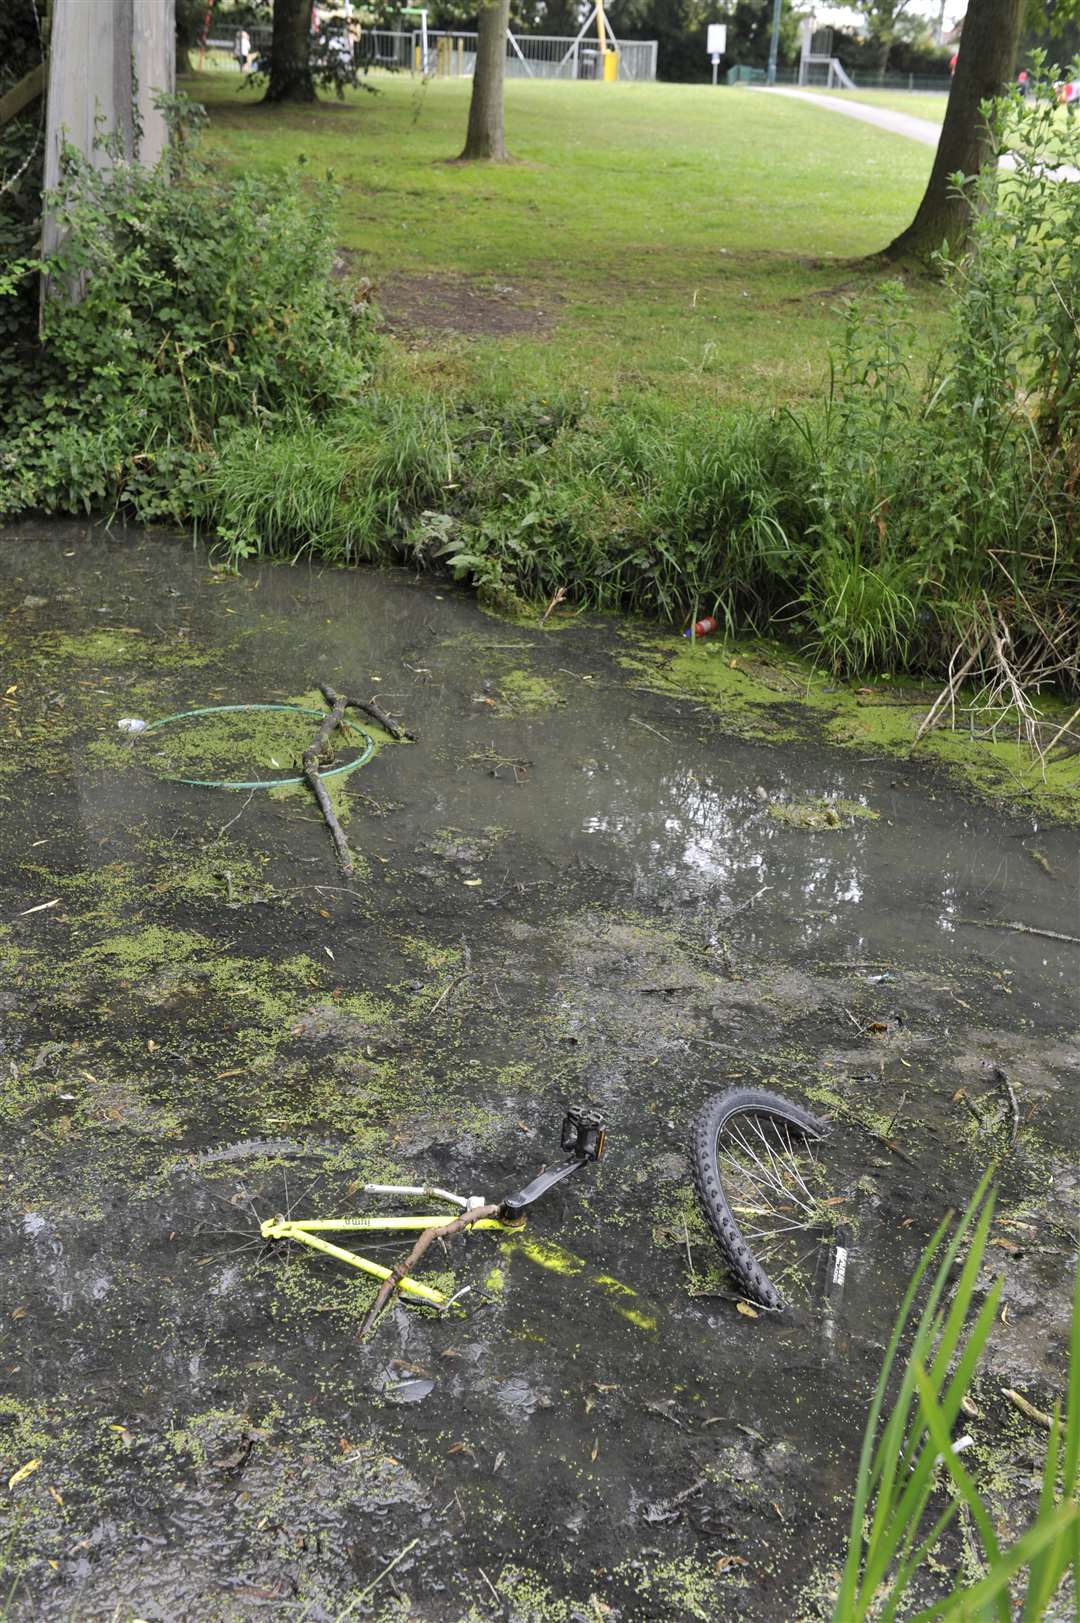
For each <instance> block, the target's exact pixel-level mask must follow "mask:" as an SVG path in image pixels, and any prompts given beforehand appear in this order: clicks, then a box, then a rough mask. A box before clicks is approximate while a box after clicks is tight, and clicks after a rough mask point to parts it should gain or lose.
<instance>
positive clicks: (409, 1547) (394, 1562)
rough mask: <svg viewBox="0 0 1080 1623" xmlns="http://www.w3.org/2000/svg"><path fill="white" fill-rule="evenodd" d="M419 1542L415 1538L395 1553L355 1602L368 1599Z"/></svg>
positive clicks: (358, 1602) (356, 1603) (344, 1614)
mask: <svg viewBox="0 0 1080 1623" xmlns="http://www.w3.org/2000/svg"><path fill="white" fill-rule="evenodd" d="M419 1542H420V1540H419V1539H418V1538H414V1539H413V1540H412V1541H411V1542H410V1543H408V1544H406V1546H405V1548H404V1549H403V1550H399V1551H398V1553H397V1555H395V1557H394V1559H393V1560H392V1561H391V1562H389V1563H388V1564H387V1565H386V1566H385V1567H384V1568H383V1569H382V1571H381V1572H380V1573H379V1576H378V1577H377V1578H373V1579H372V1581H371V1582H370V1583H369V1584H368V1586H367V1588H366V1589H362V1590H361V1591H360V1593H359V1595H357V1597H356V1600H355V1601H354V1602H353V1604H354V1605H356V1606H358V1605H359V1604H360V1602H361V1601H365V1600H367V1598H368V1596H369V1595H370V1594H372V1593H373V1591H374V1590H376V1589H377V1588H378V1587H379V1585H380V1584H381V1583H382V1581H383V1579H384V1578H385V1577H386V1576H387V1574H388V1573H391V1572H393V1570H394V1568H395V1567H396V1566H397V1564H398V1562H399V1561H404V1559H405V1557H406V1556H407V1555H408V1553H409V1551H410V1550H415V1549H416V1546H417V1545H418V1544H419ZM346 1615H347V1614H346V1613H342V1616H346Z"/></svg>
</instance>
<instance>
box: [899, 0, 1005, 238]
mask: <svg viewBox="0 0 1080 1623" xmlns="http://www.w3.org/2000/svg"><path fill="white" fill-rule="evenodd" d="M1024 4H1025V0H970V3H969V5H968V9H967V15H966V17H965V18H964V27H963V32H962V33H961V35H960V47H959V54H958V56H957V61H956V72H955V74H954V75H953V82H952V89H951V90H950V92H949V102H948V106H947V107H946V109H945V122H944V124H943V125H942V127H941V139H940V140H939V141H938V146H937V153H936V155H935V157H934V167H933V169H932V170H931V171H930V180H929V182H928V184H927V187H926V192H925V194H924V196H923V200H922V202H921V203H920V204H919V208H918V212H917V213H916V215H915V218H914V219H913V220H912V222H911V224H910V225H909V226H908V228H907V230H906V231H901V233H900V235H899V236H898V237H897V238H896V239H895V241H893V242H891V243H890V244H889V246H888V247H887V248H886V249H885V257H886V258H888V259H909V258H910V259H928V258H929V257H930V255H931V254H933V253H934V252H935V251H936V250H937V249H939V248H940V247H941V245H942V243H944V242H948V243H949V244H950V246H951V247H955V246H956V245H957V243H959V242H961V241H962V240H963V238H964V237H965V236H966V234H967V229H968V218H969V217H968V204H967V201H966V199H965V198H964V197H963V196H962V195H961V193H960V192H959V191H958V190H957V187H956V184H955V182H954V179H953V177H954V176H955V175H957V174H960V175H977V174H978V172H979V170H980V169H981V168H982V166H983V164H984V163H985V162H986V161H987V159H989V158H991V157H992V156H993V143H992V139H991V136H990V132H989V130H988V129H987V127H986V124H985V121H984V119H983V117H982V114H981V113H980V111H979V107H980V104H981V103H982V102H983V101H986V100H989V99H990V98H991V97H993V96H999V95H1000V94H1001V92H1002V90H1003V89H1004V87H1005V86H1006V85H1007V84H1008V83H1009V82H1010V81H1011V79H1012V76H1013V69H1014V67H1015V65H1016V47H1017V42H1018V41H1019V38H1020V28H1021V25H1022V23H1023V20H1024Z"/></svg>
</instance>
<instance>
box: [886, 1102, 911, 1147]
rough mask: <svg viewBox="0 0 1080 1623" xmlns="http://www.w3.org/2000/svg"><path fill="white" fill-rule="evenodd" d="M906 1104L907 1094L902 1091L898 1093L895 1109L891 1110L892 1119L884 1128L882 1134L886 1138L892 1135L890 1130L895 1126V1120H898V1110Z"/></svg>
mask: <svg viewBox="0 0 1080 1623" xmlns="http://www.w3.org/2000/svg"><path fill="white" fill-rule="evenodd" d="M906 1104H907V1094H906V1093H902V1094H901V1095H900V1103H899V1104H898V1105H897V1107H896V1109H895V1110H894V1111H893V1118H892V1121H891V1122H890V1123H889V1125H888V1127H886V1129H885V1134H884V1136H885V1137H886V1138H891V1137H892V1130H893V1128H894V1127H895V1126H896V1124H897V1122H898V1121H899V1120H900V1112H901V1111H902V1110H903V1108H904V1106H905V1105H906Z"/></svg>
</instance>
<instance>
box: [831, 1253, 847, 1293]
mask: <svg viewBox="0 0 1080 1623" xmlns="http://www.w3.org/2000/svg"><path fill="white" fill-rule="evenodd" d="M846 1274H847V1247H846V1246H843V1245H838V1246H837V1248H836V1260H835V1261H834V1262H833V1271H832V1282H833V1284H834V1285H835V1286H836V1288H837V1289H838V1290H839V1289H841V1288H842V1286H843V1283H844V1277H845V1275H846Z"/></svg>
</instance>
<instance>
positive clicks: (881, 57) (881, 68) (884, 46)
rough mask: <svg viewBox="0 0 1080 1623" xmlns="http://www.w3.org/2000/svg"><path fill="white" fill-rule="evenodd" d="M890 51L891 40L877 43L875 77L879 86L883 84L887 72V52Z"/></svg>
mask: <svg viewBox="0 0 1080 1623" xmlns="http://www.w3.org/2000/svg"><path fill="white" fill-rule="evenodd" d="M891 50H892V40H891V39H883V40H879V41H878V64H877V76H878V83H879V84H884V83H885V75H886V73H887V72H888V68H889V52H890V51H891Z"/></svg>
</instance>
